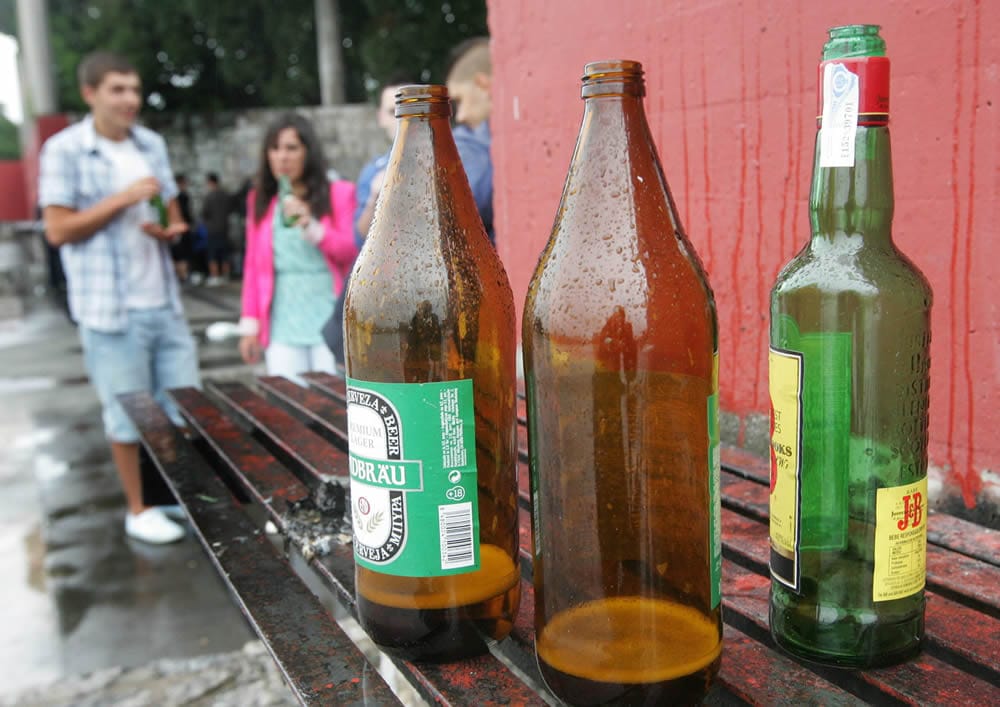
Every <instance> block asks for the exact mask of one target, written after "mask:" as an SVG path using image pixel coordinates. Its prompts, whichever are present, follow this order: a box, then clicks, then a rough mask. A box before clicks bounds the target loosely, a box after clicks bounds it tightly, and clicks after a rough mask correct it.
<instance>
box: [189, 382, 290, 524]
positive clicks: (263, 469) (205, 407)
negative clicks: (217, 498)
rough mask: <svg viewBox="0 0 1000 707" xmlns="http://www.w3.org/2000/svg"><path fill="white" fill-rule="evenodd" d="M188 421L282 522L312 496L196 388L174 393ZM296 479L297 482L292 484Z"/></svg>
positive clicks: (244, 485)
mask: <svg viewBox="0 0 1000 707" xmlns="http://www.w3.org/2000/svg"><path fill="white" fill-rule="evenodd" d="M170 397H172V398H173V399H174V402H176V403H177V407H178V408H179V409H180V411H181V414H182V415H183V416H184V419H185V420H187V421H188V424H190V425H191V427H192V428H194V429H195V430H197V431H198V433H199V434H200V435H201V436H202V437H203V438H204V439H205V441H206V442H208V444H209V445H211V447H212V449H213V450H215V452H216V453H217V454H218V455H219V457H221V458H222V460H223V461H224V462H225V463H226V465H227V467H228V468H229V470H230V471H231V472H232V473H233V474H235V475H236V476H237V478H238V479H239V480H240V481H241V483H242V485H243V487H244V488H245V489H246V490H247V491H249V492H250V493H252V494H253V496H254V498H255V499H256V500H257V501H258V502H260V503H262V504H263V505H265V506H266V507H267V508H268V510H269V511H270V512H271V513H272V515H274V516H275V517H276V519H278V520H280V516H281V515H283V514H284V513H285V512H286V511H287V510H288V504H289V503H290V502H294V501H301V500H303V499H305V498H308V497H309V489H308V488H307V487H306V486H305V484H303V483H302V482H301V481H299V480H298V479H295V478H294V477H291V479H289V477H290V476H291V475H290V474H289V473H288V472H287V471H286V470H285V469H284V467H282V466H281V465H280V464H279V463H278V461H277V460H276V459H275V458H274V457H273V456H271V453H270V452H268V451H267V450H266V449H264V447H262V446H261V445H260V443H259V442H257V441H255V440H253V439H251V438H250V437H249V436H248V435H247V433H246V432H244V431H243V430H242V429H240V428H239V426H237V425H236V423H235V422H233V421H232V420H230V419H229V418H228V417H226V415H225V414H224V413H223V412H222V411H221V410H220V409H219V408H218V407H217V406H216V405H215V403H213V402H211V401H210V400H209V399H208V398H206V397H205V395H204V394H203V393H202V392H201V391H200V390H196V389H194V388H177V389H174V390H171V391H170ZM293 479H294V481H292V480H293Z"/></svg>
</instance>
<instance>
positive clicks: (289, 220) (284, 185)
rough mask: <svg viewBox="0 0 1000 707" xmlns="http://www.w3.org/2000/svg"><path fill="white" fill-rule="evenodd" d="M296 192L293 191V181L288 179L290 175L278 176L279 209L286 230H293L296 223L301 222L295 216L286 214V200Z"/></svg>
mask: <svg viewBox="0 0 1000 707" xmlns="http://www.w3.org/2000/svg"><path fill="white" fill-rule="evenodd" d="M294 193H295V192H294V191H293V190H292V180H291V179H289V178H288V175H285V174H279V175H278V208H279V209H281V225H282V226H284V227H285V228H291V227H292V226H294V225H295V222H296V221H298V220H299V217H298V216H297V215H295V214H291V215H290V214H288V213H286V212H285V199H286V198H287V197H289V196H292V195H293V194H294Z"/></svg>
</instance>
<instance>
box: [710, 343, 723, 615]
mask: <svg viewBox="0 0 1000 707" xmlns="http://www.w3.org/2000/svg"><path fill="white" fill-rule="evenodd" d="M720 442H721V437H720V435H719V353H718V352H716V353H715V356H714V358H713V361H712V394H711V395H709V396H708V503H709V508H708V538H709V542H710V543H711V545H710V549H711V554H710V557H711V562H712V575H711V579H712V608H713V609H714V608H715V607H717V606H718V605H719V602H720V601H722V523H721V518H722V491H721V488H720V487H721V484H722V478H721V477H722V454H721V450H720Z"/></svg>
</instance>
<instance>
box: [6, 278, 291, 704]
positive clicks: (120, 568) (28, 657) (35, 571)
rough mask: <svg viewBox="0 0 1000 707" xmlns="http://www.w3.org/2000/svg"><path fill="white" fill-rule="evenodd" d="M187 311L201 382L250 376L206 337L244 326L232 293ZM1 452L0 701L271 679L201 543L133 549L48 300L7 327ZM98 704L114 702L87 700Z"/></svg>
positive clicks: (213, 293) (209, 297)
mask: <svg viewBox="0 0 1000 707" xmlns="http://www.w3.org/2000/svg"><path fill="white" fill-rule="evenodd" d="M185 306H186V312H187V315H188V318H189V321H190V322H191V325H192V330H193V331H194V332H195V333H196V335H198V336H199V339H200V341H199V357H200V361H201V365H202V371H203V374H205V375H211V376H212V377H215V378H237V379H246V378H248V377H249V375H250V372H249V369H248V368H247V367H246V366H244V365H243V364H242V363H241V362H240V361H239V358H238V356H237V354H236V345H235V342H234V341H227V342H222V343H210V342H207V341H205V340H204V337H203V332H204V329H205V327H206V326H207V325H208V324H211V323H212V322H215V321H220V320H227V321H235V320H236V318H237V316H238V307H239V289H238V286H237V285H227V286H224V287H220V288H212V289H205V288H200V289H197V290H194V289H192V290H188V291H187V292H186V294H185ZM0 444H2V445H3V452H2V454H0V576H2V577H3V578H4V581H3V582H0V626H2V627H3V628H2V636H3V640H2V641H0V665H3V674H4V680H3V682H2V685H0V703H3V702H8V701H10V700H11V699H13V700H14V703H17V702H18V700H17V698H16V697H15V695H17V694H19V693H22V691H24V690H25V689H26V688H28V687H30V686H38V685H41V684H45V683H51V682H53V681H56V680H62V679H63V678H65V677H67V676H74V675H79V674H83V673H94V671H97V672H96V673H94V675H97V676H98V677H99V678H100V676H101V675H103V676H104V677H103V678H100V679H104V680H106V681H109V684H114V683H116V682H119V683H120V682H123V681H124V682H125V683H126V684H127V683H128V680H132V679H135V676H136V674H138V673H136V672H135V671H125V672H122V671H123V669H127V668H133V667H136V666H146V665H147V664H150V663H151V661H156V660H160V659H165V658H169V659H175V663H168V664H167V665H168V667H167V668H163V669H162V670H159V672H156V671H153V672H154V673H155V674H156V675H160V676H161V677H162V676H163V675H169V674H171V673H170V671H171V670H173V671H174V672H175V673H176V672H177V671H178V670H181V668H178V667H177V665H186V664H183V661H182V663H180V664H178V663H176V659H187V658H191V657H193V656H205V655H215V654H225V653H230V652H233V651H238V653H235V654H234V655H236V656H237V658H235V659H234V660H235V663H234V664H239V665H243V666H244V668H245V669H246V670H250V669H251V667H253V666H254V665H257V667H259V668H260V669H261V670H264V671H265V672H266V671H267V670H269V667H268V666H267V663H268V661H269V658H268V657H267V656H266V654H265V655H264V656H263V659H262V660H260V661H258V662H254V661H247V660H245V655H244V651H243V647H244V646H245V644H247V642H248V641H251V640H252V639H253V633H252V631H251V630H250V628H249V627H248V625H247V624H246V622H245V621H244V619H243V616H242V614H241V613H240V612H239V610H238V609H237V608H236V607H235V605H234V604H233V602H232V601H231V599H230V597H229V595H228V593H227V591H226V589H225V587H224V585H223V584H222V581H221V580H220V579H219V578H218V576H217V575H216V573H215V570H214V569H213V568H212V566H211V565H210V563H209V561H208V559H207V557H206V556H205V554H204V553H203V551H202V550H201V548H200V546H199V545H198V543H197V541H196V540H194V539H193V538H190V537H189V538H187V539H185V540H184V541H182V542H180V543H178V544H175V545H170V546H160V547H157V546H150V545H145V544H143V543H138V542H135V541H132V540H129V539H127V538H126V537H125V534H124V528H123V522H124V516H125V504H124V497H123V495H122V493H121V490H120V487H119V485H118V481H117V477H116V475H115V472H114V469H113V467H112V465H111V460H110V451H109V449H108V446H107V443H106V441H105V439H104V435H103V430H102V427H101V418H100V406H99V404H98V401H97V398H96V395H95V394H94V391H93V389H92V388H91V387H90V386H89V384H88V383H87V382H86V375H85V372H84V369H83V361H82V355H81V351H80V346H79V340H78V339H77V335H76V330H75V328H74V327H73V326H72V325H71V324H70V323H69V321H68V319H67V318H66V316H65V314H64V313H63V312H62V311H61V310H60V308H59V307H58V306H57V305H55V304H53V303H52V302H50V301H49V300H48V299H46V298H45V297H44V296H42V297H33V298H30V299H28V300H27V301H26V302H25V314H24V316H22V317H20V318H18V319H7V320H2V321H0ZM247 650H250V651H251V652H252V649H247ZM211 660H215V661H220V660H223V659H222V658H220V657H215V658H212V659H211ZM170 666H173V667H170ZM248 666H249V667H248ZM261 666H263V667H261ZM216 667H218V666H217V665H216ZM146 670H147V671H148V670H149V669H148V668H147V669H146ZM233 670H235V668H234V669H233ZM102 671H103V672H102ZM108 671H110V673H109V672H108ZM164 671H166V672H164ZM230 672H231V673H232V675H231V676H230V677H232V676H233V675H236V672H233V671H230ZM112 674H113V676H112V677H111V678H109V677H108V676H109V675H112ZM151 675H152V673H151ZM265 677H266V676H265ZM244 678H246V676H244ZM150 679H152V678H150ZM234 679H235V678H234ZM98 681H99V680H98ZM167 682H170V680H167ZM242 682H244V683H246V682H247V679H244V680H243V681H242ZM24 694H25V695H27V694H29V693H24ZM78 698H79V695H77V698H69V697H67V699H68V701H66V702H64V703H65V704H82V703H83V702H82V701H81V699H78ZM276 699H278V698H276ZM28 702H32V701H31V700H29V701H28ZM22 703H27V702H22ZM87 703H90V702H87ZM102 703H103V704H118V702H117V701H115V700H110V701H106V702H101V701H100V700H99V699H98V701H97V702H93V704H102ZM153 703H155V701H154V702H135V704H153ZM278 703H282V700H281V699H279V700H278V702H274V704H278ZM38 704H41V703H40V702H39V703H38ZM45 704H62V703H60V702H58V701H56V702H45ZM233 704H239V702H238V701H237V702H234V703H233ZM261 704H272V702H261Z"/></svg>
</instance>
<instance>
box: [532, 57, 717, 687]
mask: <svg viewBox="0 0 1000 707" xmlns="http://www.w3.org/2000/svg"><path fill="white" fill-rule="evenodd" d="M643 95H644V85H643V80H642V69H641V66H640V65H639V64H638V63H636V62H631V61H609V62H599V63H595V64H590V65H588V66H587V67H586V69H585V76H584V86H583V96H584V98H585V112H584V117H583V124H582V127H581V129H580V135H579V138H578V141H577V146H576V151H575V153H574V156H573V160H572V163H571V165H570V170H569V176H568V177H567V180H566V185H565V188H564V191H563V196H562V202H561V204H560V207H559V211H558V213H557V216H556V220H555V225H554V227H553V232H552V236H551V238H550V240H549V242H548V244H547V246H546V248H545V250H544V251H543V253H542V256H541V259H540V261H539V264H538V267H537V269H536V271H535V275H534V278H533V280H532V282H531V286H530V288H529V292H528V297H527V301H526V304H525V314H524V322H523V343H524V356H525V373H526V382H527V393H528V416H529V443H530V453H531V475H532V476H531V478H532V496H533V503H534V517H533V529H534V542H535V547H534V562H535V565H534V584H535V628H536V654H537V659H538V665H539V668H540V670H541V673H542V676H543V677H544V679H545V682H546V684H547V685H548V686H549V688H550V689H551V690H552V691H553V692H554V693H555V694H556V695H557V696H558V697H559V698H561V699H563V700H565V701H567V702H569V703H572V704H585V705H591V704H683V703H688V702H697V701H699V700H700V699H701V698H702V697H703V696H704V694H705V693H706V691H707V690H708V687H709V685H710V684H711V682H712V680H713V678H714V676H715V674H716V672H717V671H718V667H719V662H720V656H721V647H722V643H721V641H722V624H721V614H720V609H719V598H718V570H717V567H718V564H717V563H718V562H719V559H718V536H717V525H713V523H714V522H717V518H718V516H717V513H718V511H717V509H718V505H717V483H718V467H717V465H716V464H717V456H716V454H715V453H714V452H715V449H716V447H714V446H713V442H712V440H713V438H714V439H717V435H716V432H715V431H716V430H717V425H716V420H717V417H716V415H717V408H716V406H715V401H716V397H715V396H716V392H717V381H718V372H717V368H716V357H715V352H716V350H717V328H716V327H717V325H716V314H715V305H714V301H713V298H712V293H711V290H710V288H709V286H708V283H707V280H706V278H705V275H704V273H703V271H702V269H701V266H700V264H699V263H698V261H697V258H696V256H695V255H694V252H693V250H692V248H691V245H690V243H689V242H688V241H687V239H686V237H685V236H684V235H683V232H682V230H681V225H680V221H679V219H678V217H677V213H676V209H675V206H674V204H673V202H672V199H671V197H670V195H669V192H668V189H667V185H666V180H665V179H664V176H663V172H662V169H661V167H660V163H659V159H658V157H657V155H656V150H655V147H654V145H653V142H652V138H651V136H650V134H649V129H648V126H647V123H646V119H645V114H644V112H643V107H642V96H643ZM713 484H715V486H713ZM713 518H714V521H713ZM713 585H714V586H713Z"/></svg>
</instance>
